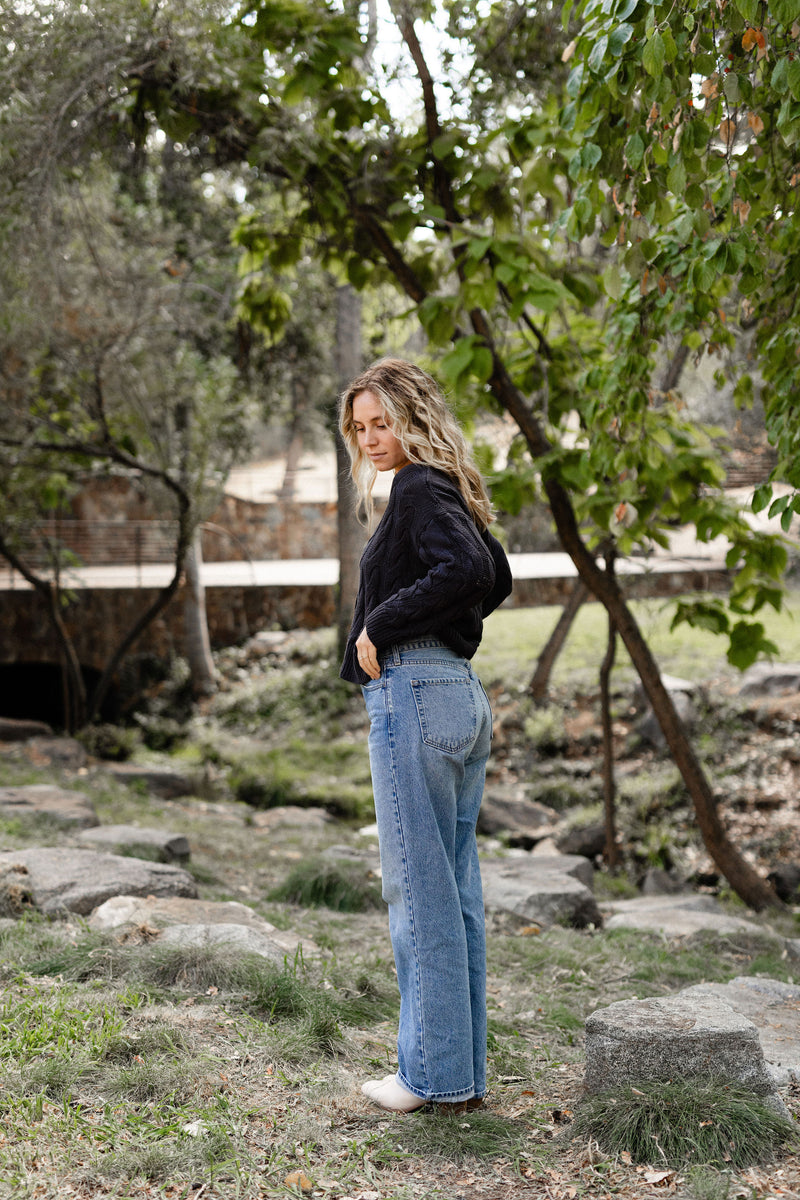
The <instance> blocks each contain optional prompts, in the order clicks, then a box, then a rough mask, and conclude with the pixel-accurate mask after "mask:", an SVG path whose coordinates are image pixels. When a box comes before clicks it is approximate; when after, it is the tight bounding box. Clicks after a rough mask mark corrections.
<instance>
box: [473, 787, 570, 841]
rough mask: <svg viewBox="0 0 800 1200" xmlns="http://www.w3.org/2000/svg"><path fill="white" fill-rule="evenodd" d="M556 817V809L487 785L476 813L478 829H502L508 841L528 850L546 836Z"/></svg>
mask: <svg viewBox="0 0 800 1200" xmlns="http://www.w3.org/2000/svg"><path fill="white" fill-rule="evenodd" d="M557 821H558V814H557V813H556V811H555V809H552V808H548V807H547V806H546V805H544V804H539V803H537V801H536V800H526V799H525V798H524V797H522V796H515V795H507V794H505V795H504V794H503V792H502V791H500V790H499V789H496V788H487V790H486V792H485V793H484V796H483V800H482V802H481V807H480V812H479V813H478V833H483V834H486V835H489V836H490V835H493V834H498V833H505V834H507V835H508V842H509V845H512V846H520V847H522V849H523V850H530V849H531V847H532V846H535V845H536V843H537V842H540V841H541V840H542V838H544V837H546V836H547V834H548V833H549V831H550V830H551V829H552V828H553V826H554V825H555V824H556V823H557Z"/></svg>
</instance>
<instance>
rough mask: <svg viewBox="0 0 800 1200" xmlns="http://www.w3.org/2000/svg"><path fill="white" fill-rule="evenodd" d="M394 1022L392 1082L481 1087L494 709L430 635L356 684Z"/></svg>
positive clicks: (425, 1088) (435, 1096)
mask: <svg viewBox="0 0 800 1200" xmlns="http://www.w3.org/2000/svg"><path fill="white" fill-rule="evenodd" d="M363 692H364V699H365V700H366V705H367V712H368V714H369V719H370V734H369V757H370V768H371V771H372V786H373V791H374V794H375V814H376V817H377V822H378V836H379V839H380V851H381V873H382V876H383V898H384V900H385V901H386V902H387V904H388V905H389V932H390V935H391V939H392V949H393V950H394V958H395V964H396V967H397V980H398V983H399V986H400V1027H399V1032H398V1038H397V1053H398V1063H399V1065H398V1073H397V1080H398V1082H399V1083H401V1084H402V1085H403V1087H405V1088H407V1089H408V1091H410V1092H412V1093H413V1094H414V1095H415V1096H420V1097H422V1098H424V1099H426V1100H438V1101H440V1102H451V1103H453V1102H457V1101H460V1100H468V1099H470V1098H471V1097H472V1096H483V1095H484V1093H485V1091H486V933H485V925H484V911H483V892H482V888H481V876H480V867H479V865H478V846H477V842H476V839H475V825H476V822H477V819H478V809H479V808H480V803H481V797H482V795H483V784H484V777H485V774H486V760H487V758H488V757H489V749H490V745H491V736H492V716H491V711H490V708H489V701H488V700H487V698H486V693H485V692H484V690H483V688H482V687H481V685H480V683H479V681H478V678H477V676H476V675H475V674H474V672H473V670H472V667H471V666H470V664H469V662H468V661H467V660H466V659H464V658H459V656H458V655H457V654H455V653H454V652H453V651H452V650H450V649H448V648H447V646H445V645H444V644H443V643H442V642H440V641H439V640H438V639H437V638H433V637H429V638H419V639H416V640H414V641H409V642H404V643H403V644H402V645H400V646H393V647H392V648H391V649H390V650H389V651H387V652H386V653H385V654H382V655H381V676H380V678H379V679H376V680H373V681H372V682H370V683H368V684H366V685H365V686H364V687H363Z"/></svg>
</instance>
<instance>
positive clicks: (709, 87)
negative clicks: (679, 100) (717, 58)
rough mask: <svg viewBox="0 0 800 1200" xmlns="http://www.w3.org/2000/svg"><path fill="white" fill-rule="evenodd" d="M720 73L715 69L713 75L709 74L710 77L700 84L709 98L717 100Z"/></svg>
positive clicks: (701, 89) (702, 90)
mask: <svg viewBox="0 0 800 1200" xmlns="http://www.w3.org/2000/svg"><path fill="white" fill-rule="evenodd" d="M718 84H719V75H718V74H717V72H716V71H715V72H714V74H713V75H709V77H708V79H704V80H703V82H702V83H701V84H700V91H701V92H702V93H703V95H704V96H705V97H706V98H707V99H708V100H716V98H717V96H718V95H719V88H718V86H717V85H718Z"/></svg>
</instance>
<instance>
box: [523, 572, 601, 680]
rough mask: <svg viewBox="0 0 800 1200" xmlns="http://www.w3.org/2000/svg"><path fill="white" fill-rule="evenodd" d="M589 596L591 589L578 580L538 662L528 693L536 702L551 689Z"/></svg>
mask: <svg viewBox="0 0 800 1200" xmlns="http://www.w3.org/2000/svg"><path fill="white" fill-rule="evenodd" d="M588 595H589V589H588V588H587V586H586V584H585V583H584V582H583V580H582V579H576V580H575V582H574V584H573V585H572V590H571V591H570V594H569V595H568V596H567V599H566V602H565V604H564V607H563V608H562V610H561V616H560V617H559V618H558V621H557V622H556V626H555V629H554V630H553V632H552V633H551V634H550V637H549V638H548V639H547V642H546V643H545V645H544V648H543V650H542V652H541V654H540V655H539V657H538V659H537V661H536V670H535V671H534V672H533V675H532V676H531V681H530V683H529V684H528V691H529V692H530V694H531V696H533V698H534V700H543V699H544V697H545V696H546V695H547V689H548V688H549V687H550V676H551V675H552V673H553V667H554V666H555V663H556V659H557V658H558V656H559V654H560V653H561V651H562V649H563V647H564V642H565V641H566V640H567V635H568V633H569V631H570V629H571V628H572V623H573V621H574V620H575V618H576V616H577V615H578V609H579V608H580V606H581V605H582V604H583V602H584V600H585V599H586V597H587V596H588Z"/></svg>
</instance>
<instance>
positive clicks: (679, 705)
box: [636, 691, 697, 750]
mask: <svg viewBox="0 0 800 1200" xmlns="http://www.w3.org/2000/svg"><path fill="white" fill-rule="evenodd" d="M670 696H671V697H672V703H673V704H674V705H675V711H676V712H677V714H678V716H679V717H680V719H681V721H682V722H683V723H684V725H686V726H687V728H689V729H691V728H692V726H693V725H694V723H695V721H696V720H697V710H696V709H695V706H694V703H693V701H692V697H691V696H690V695H689V694H688V692H682V691H676V692H670ZM636 732H637V733H638V735H639V737H640V738H641V739H642V741H643V742H646V743H647V745H648V746H652V747H653V748H654V749H656V750H663V748H664V747H665V746H666V741H665V739H664V734H663V733H662V731H661V726H660V725H659V723H658V718H657V717H656V714H655V713H654V712H653V710H652V709H649V710H648V711H647V712H646V713H645V715H644V716H643V717H642V718H641V720H640V721H639V722H638V723H637V725H636Z"/></svg>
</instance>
